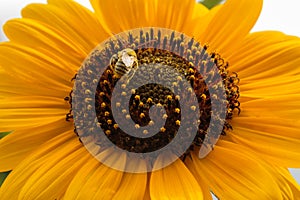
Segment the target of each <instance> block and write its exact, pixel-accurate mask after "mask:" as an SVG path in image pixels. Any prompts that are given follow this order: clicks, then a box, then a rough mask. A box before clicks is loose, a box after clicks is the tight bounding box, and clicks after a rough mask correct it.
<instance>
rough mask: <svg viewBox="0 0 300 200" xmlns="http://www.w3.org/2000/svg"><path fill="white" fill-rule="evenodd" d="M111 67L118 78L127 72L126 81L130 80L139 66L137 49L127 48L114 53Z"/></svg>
mask: <svg viewBox="0 0 300 200" xmlns="http://www.w3.org/2000/svg"><path fill="white" fill-rule="evenodd" d="M110 67H111V70H112V71H113V72H114V74H115V76H116V77H117V78H121V76H123V75H125V74H126V75H127V78H126V81H127V82H128V81H130V79H131V78H132V77H133V75H134V74H135V72H136V70H137V68H138V59H137V55H136V53H135V51H134V50H133V49H130V48H126V49H123V50H122V51H119V52H118V53H117V54H114V55H113V56H112V57H111V59H110Z"/></svg>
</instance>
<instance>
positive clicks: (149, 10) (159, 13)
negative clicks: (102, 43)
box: [90, 0, 207, 33]
mask: <svg viewBox="0 0 300 200" xmlns="http://www.w3.org/2000/svg"><path fill="white" fill-rule="evenodd" d="M90 2H91V4H92V6H93V8H94V9H95V12H96V14H97V16H98V19H99V21H100V22H101V23H102V24H106V27H108V28H109V29H110V30H111V32H112V33H118V32H122V31H124V30H128V29H133V28H138V27H150V26H152V27H153V26H155V27H164V28H172V29H174V30H177V31H181V32H191V30H189V29H188V28H187V27H185V26H186V25H187V24H186V22H189V21H192V20H193V18H194V17H195V16H196V14H195V12H197V11H198V12H203V14H205V13H206V12H207V10H206V9H204V8H203V6H197V7H196V3H195V1H193V0H184V1H181V2H180V4H178V1H177V0H169V1H157V0H155V1H153V0H145V1H139V0H132V1H129V0H125V1H123V0H113V1H100V0H91V1H90ZM195 7H196V8H195ZM112 13H114V14H112ZM116 13H121V14H116ZM197 14H198V16H201V15H203V14H202V13H197ZM123 16H126V17H123ZM175 19H176V20H175ZM116 24H118V26H116ZM188 27H190V28H194V27H191V26H188Z"/></svg>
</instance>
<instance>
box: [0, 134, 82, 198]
mask: <svg viewBox="0 0 300 200" xmlns="http://www.w3.org/2000/svg"><path fill="white" fill-rule="evenodd" d="M80 146H81V144H80V143H79V142H78V141H77V139H76V137H74V136H73V135H71V134H70V133H69V132H66V133H64V134H61V135H59V136H57V137H53V138H52V139H51V140H49V142H47V143H45V144H44V145H42V146H40V148H39V149H37V150H36V151H34V152H33V153H32V154H31V155H30V156H28V157H27V158H26V159H24V160H23V161H22V162H21V163H20V164H19V165H18V167H16V168H14V170H13V171H12V172H11V173H10V175H9V176H8V177H7V179H6V180H5V182H4V183H3V185H2V186H1V188H0V196H1V198H2V199H18V196H19V194H20V191H21V190H22V188H23V187H24V184H25V183H26V182H27V180H28V179H30V177H32V176H34V175H35V173H36V171H37V170H38V169H42V168H43V165H44V164H45V163H47V162H52V163H53V162H56V164H57V162H58V161H60V160H62V159H63V158H64V157H67V156H68V155H69V154H72V152H73V151H76V150H77V149H78V148H79V147H80ZM54 154H55V156H52V157H51V156H50V155H54ZM49 159H50V160H49ZM1 160H2V159H1ZM4 162H6V161H4ZM1 163H2V162H1ZM54 178H55V177H54ZM44 189H45V188H44ZM40 192H41V191H40Z"/></svg>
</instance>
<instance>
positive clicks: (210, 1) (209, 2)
mask: <svg viewBox="0 0 300 200" xmlns="http://www.w3.org/2000/svg"><path fill="white" fill-rule="evenodd" d="M222 1H223V0H201V1H200V2H199V3H202V4H203V5H204V6H205V7H206V8H208V9H212V8H213V7H215V6H216V5H218V4H220V3H221V2H222Z"/></svg>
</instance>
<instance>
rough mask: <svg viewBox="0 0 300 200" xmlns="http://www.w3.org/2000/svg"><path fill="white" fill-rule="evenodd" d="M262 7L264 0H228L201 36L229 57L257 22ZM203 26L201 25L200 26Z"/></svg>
mask: <svg viewBox="0 0 300 200" xmlns="http://www.w3.org/2000/svg"><path fill="white" fill-rule="evenodd" d="M261 8H262V0H254V1H240V0H228V1H226V2H225V3H224V5H223V6H222V7H221V8H220V9H219V11H218V12H217V13H216V14H215V16H214V17H213V19H212V20H211V21H210V22H209V25H208V26H207V27H206V29H205V31H204V33H203V34H202V35H201V36H200V41H201V42H202V43H208V44H209V45H210V47H211V48H210V49H211V50H217V51H218V52H220V53H221V54H222V56H224V57H227V56H228V55H230V53H232V52H234V49H235V48H237V47H238V46H239V45H240V43H241V42H242V40H243V39H244V37H245V36H246V35H247V34H248V33H249V31H250V30H251V28H252V27H253V25H254V24H255V22H256V20H257V18H258V16H259V14H260V11H261ZM200 28H201V27H200Z"/></svg>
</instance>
